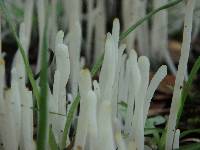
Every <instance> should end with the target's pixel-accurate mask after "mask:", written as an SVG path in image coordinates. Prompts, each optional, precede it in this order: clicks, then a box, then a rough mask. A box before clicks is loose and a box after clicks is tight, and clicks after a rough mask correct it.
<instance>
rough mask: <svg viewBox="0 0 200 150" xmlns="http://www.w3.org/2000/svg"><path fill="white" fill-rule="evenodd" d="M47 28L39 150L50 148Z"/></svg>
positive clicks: (39, 125)
mask: <svg viewBox="0 0 200 150" xmlns="http://www.w3.org/2000/svg"><path fill="white" fill-rule="evenodd" d="M46 35H47V34H46V28H45V30H44V34H43V47H42V51H41V58H42V59H41V61H42V62H41V73H40V87H41V89H40V101H39V108H40V111H39V112H38V137H37V150H46V149H47V148H48V133H49V130H48V129H49V128H48V127H49V126H48V106H49V105H48V100H47V86H48V75H47V74H48V61H47V51H48V49H47V38H46Z"/></svg>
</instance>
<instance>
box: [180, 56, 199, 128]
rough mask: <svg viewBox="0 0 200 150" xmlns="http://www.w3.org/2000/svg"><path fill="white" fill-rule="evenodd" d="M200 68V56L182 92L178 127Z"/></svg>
mask: <svg viewBox="0 0 200 150" xmlns="http://www.w3.org/2000/svg"><path fill="white" fill-rule="evenodd" d="M199 68H200V56H199V57H198V59H197V60H196V62H195V64H194V66H193V67H192V70H191V73H190V75H189V77H188V81H187V82H186V84H185V85H184V86H183V90H182V92H181V101H180V107H179V111H178V115H177V123H176V124H177V125H176V126H178V124H179V122H180V117H181V114H182V112H183V107H184V104H185V101H186V99H187V97H188V94H189V91H190V89H191V87H192V82H193V81H194V79H195V77H196V75H197V73H198V70H199Z"/></svg>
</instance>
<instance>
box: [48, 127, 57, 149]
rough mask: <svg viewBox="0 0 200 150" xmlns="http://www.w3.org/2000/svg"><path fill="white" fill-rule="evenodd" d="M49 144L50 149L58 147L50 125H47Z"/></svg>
mask: <svg viewBox="0 0 200 150" xmlns="http://www.w3.org/2000/svg"><path fill="white" fill-rule="evenodd" d="M49 146H50V149H51V150H59V147H58V145H57V143H56V138H55V136H54V134H53V131H52V126H50V127H49Z"/></svg>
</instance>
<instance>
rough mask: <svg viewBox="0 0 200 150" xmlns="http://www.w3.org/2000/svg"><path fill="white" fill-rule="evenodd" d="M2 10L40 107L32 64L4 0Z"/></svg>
mask: <svg viewBox="0 0 200 150" xmlns="http://www.w3.org/2000/svg"><path fill="white" fill-rule="evenodd" d="M0 8H1V11H2V13H3V16H4V18H5V19H6V22H7V23H8V25H9V28H10V30H11V32H12V35H13V36H14V38H15V40H16V42H17V45H18V47H19V50H20V53H21V55H22V58H23V61H24V64H25V70H26V72H27V74H28V78H29V80H30V83H31V86H32V88H33V95H34V96H35V98H36V100H37V106H38V102H39V97H40V95H39V90H38V88H37V85H36V82H35V80H34V78H33V73H32V70H31V67H30V64H29V61H28V58H27V57H26V54H25V51H24V49H23V47H22V44H21V42H20V40H19V38H18V36H17V33H16V29H15V27H14V25H13V22H12V21H11V18H10V14H9V11H8V10H7V8H6V6H5V2H4V0H0Z"/></svg>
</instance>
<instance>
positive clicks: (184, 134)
mask: <svg viewBox="0 0 200 150" xmlns="http://www.w3.org/2000/svg"><path fill="white" fill-rule="evenodd" d="M191 133H200V129H193V130H187V131H183V132H182V133H181V135H180V139H181V138H183V137H185V136H187V135H189V134H191Z"/></svg>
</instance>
